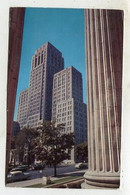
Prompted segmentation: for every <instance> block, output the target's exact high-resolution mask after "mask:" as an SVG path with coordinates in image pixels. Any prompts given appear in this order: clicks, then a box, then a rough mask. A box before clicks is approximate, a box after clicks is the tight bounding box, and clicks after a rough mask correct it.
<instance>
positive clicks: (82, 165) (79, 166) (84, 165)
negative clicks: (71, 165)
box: [75, 162, 88, 169]
mask: <svg viewBox="0 0 130 195" xmlns="http://www.w3.org/2000/svg"><path fill="white" fill-rule="evenodd" d="M75 168H76V169H86V168H88V163H82V162H81V163H77V164H76V165H75Z"/></svg>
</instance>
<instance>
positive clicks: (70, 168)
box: [28, 165, 81, 179]
mask: <svg viewBox="0 0 130 195" xmlns="http://www.w3.org/2000/svg"><path fill="white" fill-rule="evenodd" d="M75 171H76V172H77V171H79V174H81V173H80V171H81V169H79V170H78V169H76V168H75V166H74V165H64V166H58V167H57V175H58V176H62V175H64V174H65V173H66V174H69V173H71V175H72V174H73V175H74V172H75ZM28 172H29V173H30V174H31V179H36V178H40V177H43V176H46V175H48V176H53V175H54V168H53V167H51V168H48V167H46V168H45V169H43V170H41V171H40V170H34V171H28Z"/></svg>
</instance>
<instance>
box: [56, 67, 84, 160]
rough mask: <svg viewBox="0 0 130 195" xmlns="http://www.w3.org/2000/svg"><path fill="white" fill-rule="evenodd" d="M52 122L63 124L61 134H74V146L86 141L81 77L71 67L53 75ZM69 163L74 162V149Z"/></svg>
mask: <svg viewBox="0 0 130 195" xmlns="http://www.w3.org/2000/svg"><path fill="white" fill-rule="evenodd" d="M52 120H56V123H57V124H60V123H63V124H64V125H65V129H64V130H63V133H74V136H75V145H77V144H80V143H83V142H85V141H86V140H87V107H86V104H84V103H83V87H82V75H81V73H80V72H79V71H78V70H76V69H75V68H74V67H73V66H70V67H69V68H66V69H64V70H62V71H60V72H58V73H56V74H55V75H54V79H53V96H52ZM69 153H70V159H68V160H71V162H72V163H73V162H75V161H76V155H75V150H74V148H73V149H72V150H71V151H69Z"/></svg>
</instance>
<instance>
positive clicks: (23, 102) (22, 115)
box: [17, 89, 29, 129]
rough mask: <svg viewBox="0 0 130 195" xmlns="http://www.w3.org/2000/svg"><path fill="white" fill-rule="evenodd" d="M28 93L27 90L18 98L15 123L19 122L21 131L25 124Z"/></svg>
mask: <svg viewBox="0 0 130 195" xmlns="http://www.w3.org/2000/svg"><path fill="white" fill-rule="evenodd" d="M28 91H29V89H26V90H24V91H22V92H21V93H20V96H19V104H18V115H17V121H18V122H19V124H20V128H21V129H22V128H23V127H24V126H25V125H26V123H27V111H28Z"/></svg>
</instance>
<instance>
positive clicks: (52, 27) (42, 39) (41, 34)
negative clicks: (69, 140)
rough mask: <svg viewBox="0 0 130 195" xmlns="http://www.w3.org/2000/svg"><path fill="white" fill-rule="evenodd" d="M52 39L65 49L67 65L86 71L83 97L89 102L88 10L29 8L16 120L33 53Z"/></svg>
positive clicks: (52, 41) (63, 53)
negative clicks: (86, 65)
mask: <svg viewBox="0 0 130 195" xmlns="http://www.w3.org/2000/svg"><path fill="white" fill-rule="evenodd" d="M48 41H49V42H50V43H51V44H52V45H54V46H55V47H56V48H57V49H58V50H60V51H61V53H62V56H63V58H64V67H65V68H67V67H69V66H74V67H75V68H76V69H77V70H79V71H80V72H81V73H82V78H83V99H84V102H85V103H86V71H85V33H84V10H83V9H61V8H59V9H58V8H26V11H25V19H24V30H23V41H22V52H21V62H20V71H19V79H18V86H17V95H16V104H15V113H14V120H15V121H16V120H17V109H18V99H19V94H20V92H21V91H23V90H25V89H26V88H28V86H29V78H30V72H31V60H32V56H33V55H34V53H35V50H37V49H38V48H40V47H41V46H42V45H44V44H45V43H46V42H48Z"/></svg>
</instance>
